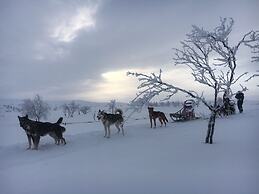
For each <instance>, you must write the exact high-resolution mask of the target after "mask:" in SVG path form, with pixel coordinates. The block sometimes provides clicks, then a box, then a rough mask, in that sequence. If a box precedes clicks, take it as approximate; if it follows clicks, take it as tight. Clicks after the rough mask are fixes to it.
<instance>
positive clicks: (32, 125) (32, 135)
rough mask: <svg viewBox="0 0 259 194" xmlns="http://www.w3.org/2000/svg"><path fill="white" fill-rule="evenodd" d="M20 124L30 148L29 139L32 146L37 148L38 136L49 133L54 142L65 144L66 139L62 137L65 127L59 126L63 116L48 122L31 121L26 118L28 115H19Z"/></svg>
mask: <svg viewBox="0 0 259 194" xmlns="http://www.w3.org/2000/svg"><path fill="white" fill-rule="evenodd" d="M18 119H19V122H20V126H21V127H22V128H23V129H24V130H25V132H26V135H27V138H28V143H29V147H28V149H31V140H32V142H33V145H34V148H33V149H36V150H37V149H38V146H39V142H40V137H41V136H45V135H47V134H49V135H50V136H51V137H52V138H54V140H55V144H60V143H63V144H66V140H65V138H64V137H63V135H62V133H64V132H65V130H66V129H65V128H64V127H62V126H60V124H61V123H62V120H63V118H62V117H60V118H59V120H58V121H57V122H56V123H49V122H44V123H43V122H39V121H32V120H30V119H29V118H28V115H26V116H24V117H19V116H18Z"/></svg>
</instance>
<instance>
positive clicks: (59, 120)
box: [56, 117, 63, 125]
mask: <svg viewBox="0 0 259 194" xmlns="http://www.w3.org/2000/svg"><path fill="white" fill-rule="evenodd" d="M62 121H63V117H60V118H59V119H58V121H57V122H56V124H58V125H60V124H61V123H62Z"/></svg>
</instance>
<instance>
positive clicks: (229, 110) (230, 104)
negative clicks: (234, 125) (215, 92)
mask: <svg viewBox="0 0 259 194" xmlns="http://www.w3.org/2000/svg"><path fill="white" fill-rule="evenodd" d="M235 113H236V109H235V101H234V100H229V101H227V102H225V103H224V105H223V106H222V108H221V109H220V110H219V112H218V114H219V116H228V115H233V114H235Z"/></svg>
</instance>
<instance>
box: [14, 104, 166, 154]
mask: <svg viewBox="0 0 259 194" xmlns="http://www.w3.org/2000/svg"><path fill="white" fill-rule="evenodd" d="M148 113H149V119H150V125H151V128H152V127H153V123H154V127H156V119H158V120H159V121H160V123H161V126H162V125H163V124H164V126H166V123H167V122H168V120H167V118H166V116H165V114H164V113H163V112H159V111H154V108H153V107H148ZM18 119H19V123H20V127H22V128H23V129H24V131H25V133H26V135H27V138H28V143H29V147H28V148H27V149H36V150H37V149H38V146H39V142H40V138H41V137H42V136H45V135H49V136H50V137H52V138H53V139H54V141H55V144H57V145H59V144H60V143H62V144H64V145H65V144H66V140H65V138H64V137H63V133H64V132H65V131H66V129H65V127H63V126H61V124H62V121H63V118H62V117H60V118H59V119H58V121H57V122H56V123H50V122H39V121H33V120H30V119H29V118H28V115H26V116H24V117H20V116H18ZM97 119H98V120H100V121H101V122H102V124H103V127H104V137H106V138H110V135H111V130H110V128H111V126H112V125H115V127H116V128H117V129H118V132H117V133H120V131H121V132H122V135H123V136H124V129H123V124H124V118H123V112H122V110H121V109H116V111H115V114H110V113H106V112H105V111H104V110H99V111H98V114H97ZM32 143H33V146H32Z"/></svg>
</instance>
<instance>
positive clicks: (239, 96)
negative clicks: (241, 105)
mask: <svg viewBox="0 0 259 194" xmlns="http://www.w3.org/2000/svg"><path fill="white" fill-rule="evenodd" d="M235 98H236V99H237V100H238V101H243V100H244V94H243V93H242V92H238V93H237V94H236V96H235Z"/></svg>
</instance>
